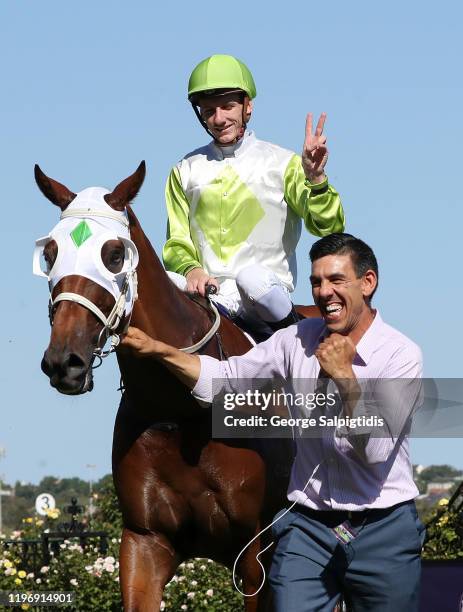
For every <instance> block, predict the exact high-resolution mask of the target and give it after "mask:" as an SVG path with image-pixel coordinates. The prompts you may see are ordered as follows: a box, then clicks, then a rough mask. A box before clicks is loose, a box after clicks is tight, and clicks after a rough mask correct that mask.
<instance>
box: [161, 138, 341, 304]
mask: <svg viewBox="0 0 463 612" xmlns="http://www.w3.org/2000/svg"><path fill="white" fill-rule="evenodd" d="M166 203H167V212H168V218H169V222H168V228H167V242H166V244H165V246H164V250H163V260H164V264H165V266H166V269H167V270H169V271H172V272H177V273H178V274H183V275H184V274H186V273H187V272H188V271H189V270H191V269H192V268H194V267H202V268H204V269H205V270H206V271H207V272H208V274H210V275H212V276H215V277H216V278H217V279H218V281H219V283H220V293H223V294H225V295H231V294H236V295H237V294H238V292H237V289H236V284H235V280H234V279H235V278H236V275H237V273H238V272H239V271H240V270H241V269H243V268H244V267H246V266H249V265H250V264H260V265H262V266H265V267H267V268H268V269H270V270H272V271H273V272H274V273H275V274H276V276H277V277H278V278H279V280H280V281H281V283H282V285H283V286H284V287H286V288H287V289H288V291H293V290H294V286H295V284H296V275H297V268H296V257H295V252H294V251H295V248H296V245H297V242H298V240H299V237H300V234H301V219H304V223H305V226H306V227H307V229H308V230H309V231H310V232H311V233H312V234H314V235H315V236H326V235H327V234H331V233H333V232H342V231H343V229H344V213H343V209H342V205H341V200H340V198H339V195H338V193H337V192H336V191H335V190H334V189H333V188H332V187H331V186H330V185H327V184H326V182H325V183H323V184H320V185H317V186H315V187H311V186H310V185H309V184H308V183H307V181H306V177H305V175H304V171H303V168H302V165H301V159H300V157H299V156H298V155H296V154H295V153H293V152H292V151H288V150H286V149H283V148H281V147H279V146H277V145H274V144H271V143H268V142H264V141H262V140H258V139H257V138H256V137H255V135H254V134H253V132H246V134H245V136H244V137H243V138H242V139H241V140H240V141H239V142H238V143H237V144H236V145H232V146H230V147H218V146H217V145H216V144H214V143H213V142H211V143H210V144H209V145H207V146H205V147H202V148H200V149H197V150H196V151H193V152H192V153H190V154H189V155H187V156H186V157H185V158H184V159H182V160H181V161H180V163H179V164H177V166H175V168H173V170H172V171H171V173H170V176H169V178H168V180H167V186H166Z"/></svg>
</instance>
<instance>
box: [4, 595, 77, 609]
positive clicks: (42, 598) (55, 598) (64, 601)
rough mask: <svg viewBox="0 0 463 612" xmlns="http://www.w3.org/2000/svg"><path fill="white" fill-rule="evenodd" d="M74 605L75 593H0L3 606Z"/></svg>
mask: <svg viewBox="0 0 463 612" xmlns="http://www.w3.org/2000/svg"><path fill="white" fill-rule="evenodd" d="M73 603H75V593H74V591H0V605H1V606H21V605H23V604H28V605H30V606H66V605H70V604H73Z"/></svg>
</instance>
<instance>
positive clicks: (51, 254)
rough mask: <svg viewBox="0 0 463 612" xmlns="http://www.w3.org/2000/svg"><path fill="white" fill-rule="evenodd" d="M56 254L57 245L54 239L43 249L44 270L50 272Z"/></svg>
mask: <svg viewBox="0 0 463 612" xmlns="http://www.w3.org/2000/svg"><path fill="white" fill-rule="evenodd" d="M57 255H58V245H57V244H56V242H55V240H51V241H50V242H49V243H48V244H47V245H46V246H45V248H44V250H43V259H44V261H45V268H46V272H47V273H48V272H50V270H51V269H52V268H53V265H54V263H55V261H56V256H57Z"/></svg>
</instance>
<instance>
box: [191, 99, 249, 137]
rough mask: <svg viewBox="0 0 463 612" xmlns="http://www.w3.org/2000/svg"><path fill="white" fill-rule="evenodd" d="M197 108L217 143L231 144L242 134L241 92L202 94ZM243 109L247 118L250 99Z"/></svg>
mask: <svg viewBox="0 0 463 612" xmlns="http://www.w3.org/2000/svg"><path fill="white" fill-rule="evenodd" d="M199 108H200V113H201V117H202V118H203V120H204V121H205V122H206V125H207V127H208V130H209V131H210V132H211V134H212V135H213V136H214V138H215V140H216V142H217V143H218V144H219V145H222V146H227V145H231V144H233V143H235V142H236V141H237V140H238V139H239V138H241V136H242V135H243V131H244V128H245V126H244V123H243V95H242V94H240V93H238V92H233V93H229V94H225V95H220V96H203V97H202V98H200V100H199ZM244 111H245V114H246V116H247V117H248V118H249V117H250V116H251V111H252V102H251V101H248V102H247V104H246V108H245V109H244Z"/></svg>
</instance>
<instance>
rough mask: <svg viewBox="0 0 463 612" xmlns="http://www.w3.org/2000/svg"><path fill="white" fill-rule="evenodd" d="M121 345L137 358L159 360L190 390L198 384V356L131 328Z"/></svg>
mask: <svg viewBox="0 0 463 612" xmlns="http://www.w3.org/2000/svg"><path fill="white" fill-rule="evenodd" d="M120 345H121V346H123V347H126V348H130V349H132V351H133V352H134V354H135V355H136V356H137V357H145V358H146V357H147V358H151V359H157V360H158V361H160V362H161V363H162V364H164V365H165V366H166V368H167V369H168V370H170V371H171V372H172V373H173V374H174V375H175V376H176V377H177V378H178V379H179V380H180V381H181V382H182V383H183V384H184V385H185V386H187V387H188V388H189V389H193V387H194V386H195V385H196V383H197V382H198V379H199V375H200V373H201V362H200V359H199V357H198V356H197V355H189V354H188V353H184V352H183V351H180V350H179V349H177V348H175V347H173V346H170V345H169V344H166V343H165V342H161V341H160V340H154V338H151V337H150V336H148V334H145V332H143V331H141V329H138V328H136V327H129V329H128V330H127V333H126V334H125V336H124V337H123V338H122V340H121V343H120Z"/></svg>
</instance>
